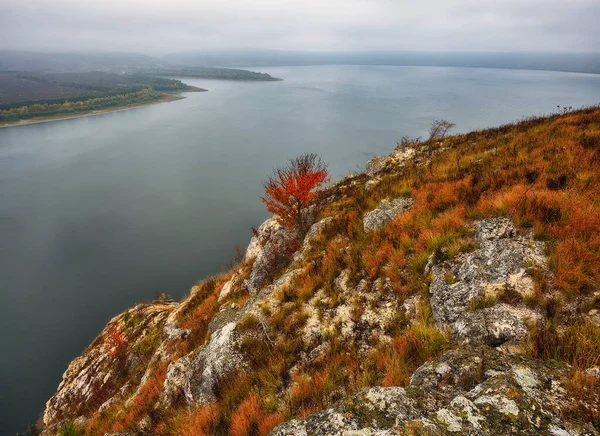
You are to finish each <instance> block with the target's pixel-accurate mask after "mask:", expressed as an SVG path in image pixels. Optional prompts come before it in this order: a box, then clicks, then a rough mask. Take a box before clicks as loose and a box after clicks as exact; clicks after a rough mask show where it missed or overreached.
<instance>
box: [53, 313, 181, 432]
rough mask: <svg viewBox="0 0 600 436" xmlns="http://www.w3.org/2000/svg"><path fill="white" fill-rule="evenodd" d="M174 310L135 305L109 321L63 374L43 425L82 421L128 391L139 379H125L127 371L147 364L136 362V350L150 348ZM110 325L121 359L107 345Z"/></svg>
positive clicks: (137, 358) (138, 354) (137, 360)
mask: <svg viewBox="0 0 600 436" xmlns="http://www.w3.org/2000/svg"><path fill="white" fill-rule="evenodd" d="M176 307H177V304H169V303H161V302H156V303H152V304H139V305H137V306H135V307H134V308H132V309H130V310H128V311H127V312H124V313H123V314H121V315H119V316H117V317H115V318H113V319H112V320H110V321H109V322H108V323H107V325H106V327H105V328H104V330H103V331H102V333H100V335H99V336H98V337H97V338H96V339H95V340H94V342H93V343H92V344H91V345H90V346H89V347H88V348H87V349H86V350H85V352H84V353H83V354H82V355H81V356H80V357H77V358H76V359H75V360H73V361H72V362H71V364H70V365H69V367H68V368H67V370H66V371H65V373H64V374H63V380H62V382H61V383H60V385H59V386H58V389H57V391H56V393H55V394H54V396H53V397H52V398H50V400H48V402H47V403H46V409H45V411H44V417H43V420H44V424H45V425H46V426H51V425H52V424H55V423H57V422H60V421H62V420H65V419H74V418H76V417H79V416H81V417H82V418H85V416H84V415H85V414H86V413H90V411H91V412H93V411H94V410H97V409H98V408H100V407H101V405H102V404H105V403H107V402H110V400H111V399H112V398H113V397H114V396H116V395H124V394H125V393H126V392H132V391H133V390H134V389H135V388H136V387H137V385H138V383H139V380H132V379H131V378H130V377H127V371H128V370H130V369H131V368H132V367H134V366H136V365H142V366H144V367H145V365H146V364H147V362H143V361H140V355H141V353H140V352H137V350H138V348H140V347H142V346H143V347H144V348H143V349H145V347H146V346H149V345H151V344H152V343H153V342H154V341H155V336H156V339H158V340H160V335H161V332H162V328H163V325H164V323H165V321H166V319H167V317H168V315H169V314H170V313H171V312H172V311H173V310H174V309H175V308H176ZM113 326H117V327H118V328H119V330H120V331H121V332H122V334H123V337H124V338H125V341H126V344H127V351H126V353H125V354H124V355H122V356H113V355H112V354H111V352H110V348H111V347H109V346H108V345H107V344H108V342H107V337H108V336H109V331H110V329H111V328H112V327H113ZM156 342H158V341H156ZM140 349H141V348H140ZM150 351H151V352H152V350H150ZM149 354H150V355H151V353H149ZM150 355H148V356H147V358H148V359H149V358H150Z"/></svg>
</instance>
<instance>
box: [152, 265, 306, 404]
mask: <svg viewBox="0 0 600 436" xmlns="http://www.w3.org/2000/svg"><path fill="white" fill-rule="evenodd" d="M294 273H295V272H294V271H290V272H288V273H286V274H284V275H283V276H282V277H281V278H280V279H278V280H277V281H276V282H275V283H273V284H272V285H270V286H267V287H265V288H263V289H262V290H261V291H260V292H259V293H258V294H257V295H256V296H254V297H253V298H251V299H249V300H248V301H247V302H246V304H245V305H244V307H242V308H239V307H236V306H235V305H233V306H224V307H222V310H221V311H220V312H219V313H218V314H217V315H215V317H214V318H213V320H212V321H211V323H210V324H209V327H208V331H209V333H210V340H209V341H208V342H207V343H206V345H203V346H201V347H200V348H198V349H196V350H194V351H192V352H191V353H189V354H187V355H185V356H183V357H181V358H180V359H178V360H176V361H174V362H172V363H171V364H170V365H169V367H168V369H167V378H166V380H165V382H164V385H163V390H162V391H161V394H160V398H159V405H160V407H162V408H167V407H169V406H171V405H173V404H174V403H177V402H178V401H181V400H183V401H184V402H185V403H186V404H188V405H204V404H208V403H211V402H213V401H215V400H216V398H217V397H216V392H217V389H218V386H219V383H220V382H221V381H223V380H225V379H226V378H227V377H228V376H230V375H231V374H232V373H233V372H234V371H241V370H243V369H244V368H245V365H246V363H247V362H246V361H245V359H244V357H243V353H242V351H241V349H240V345H241V344H242V342H243V340H244V337H245V336H246V335H256V334H257V333H256V332H251V333H250V332H244V331H240V328H239V323H240V321H241V320H242V319H243V318H244V317H245V316H246V315H249V314H253V315H255V316H257V317H260V316H263V315H262V313H261V310H260V304H261V303H263V302H265V301H266V300H268V299H270V298H271V296H272V294H274V293H277V292H278V291H279V290H280V289H281V288H282V287H284V286H288V285H289V282H290V280H291V279H292V277H293V276H294Z"/></svg>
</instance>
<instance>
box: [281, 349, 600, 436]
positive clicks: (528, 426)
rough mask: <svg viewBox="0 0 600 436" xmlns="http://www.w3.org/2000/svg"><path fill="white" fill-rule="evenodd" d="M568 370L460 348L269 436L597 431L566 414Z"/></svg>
mask: <svg viewBox="0 0 600 436" xmlns="http://www.w3.org/2000/svg"><path fill="white" fill-rule="evenodd" d="M568 372H569V368H568V367H566V366H564V365H561V364H558V363H552V362H542V361H537V360H531V359H525V358H523V357H522V356H520V355H517V354H512V355H504V354H501V353H499V352H498V351H496V350H495V349H493V348H490V347H487V346H480V347H475V348H473V347H465V348H461V349H459V350H453V351H449V352H447V353H445V354H444V355H442V356H441V357H439V358H437V359H435V360H433V361H431V362H428V363H426V364H425V365H423V366H422V367H420V368H419V369H418V370H417V371H416V372H415V373H414V375H413V376H412V378H411V381H410V384H409V385H408V386H407V387H406V389H403V388H401V387H389V388H383V387H376V388H371V389H365V390H362V391H360V392H358V393H356V394H354V395H351V396H349V397H347V398H345V399H343V400H341V401H339V402H338V403H336V404H335V405H333V406H332V407H331V408H329V409H327V410H325V411H322V412H319V413H317V414H314V415H311V416H309V417H307V418H305V419H301V420H293V421H290V422H287V423H284V424H282V425H280V426H279V427H277V428H275V429H274V430H273V431H272V432H271V433H270V435H271V436H291V435H293V436H319V435H323V436H324V435H331V436H335V435H340V436H342V435H380V436H383V435H403V434H414V435H451V434H469V435H509V434H519V435H538V434H547V435H557V436H558V435H597V434H599V432H598V431H597V430H595V429H594V428H593V427H592V426H591V425H590V424H581V423H578V422H572V421H570V420H569V419H568V418H564V416H565V413H564V412H566V411H568V410H574V409H576V408H577V407H580V404H579V402H578V400H575V399H573V398H570V397H569V395H568V394H567V391H566V390H565V387H564V382H565V379H566V377H567V375H568Z"/></svg>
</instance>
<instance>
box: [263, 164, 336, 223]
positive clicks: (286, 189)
mask: <svg viewBox="0 0 600 436" xmlns="http://www.w3.org/2000/svg"><path fill="white" fill-rule="evenodd" d="M329 180H330V178H329V172H328V171H327V165H326V164H325V163H323V161H322V160H321V158H320V157H319V156H318V155H317V154H315V153H307V154H303V155H302V156H300V157H297V158H295V159H292V160H291V161H290V163H289V164H288V165H286V166H285V167H282V168H277V169H275V171H274V172H273V175H272V176H271V177H269V179H267V180H266V181H265V183H264V187H265V196H264V197H262V201H263V202H264V203H265V204H266V205H267V210H268V211H269V212H271V213H273V214H275V215H277V216H278V217H279V218H278V220H279V223H280V224H282V225H284V226H286V227H287V228H289V229H290V230H294V229H296V230H301V231H302V230H305V229H306V225H307V216H306V208H307V206H308V205H309V203H310V202H311V201H312V200H313V199H314V198H315V197H316V195H317V194H316V192H314V191H315V189H317V188H319V187H320V186H322V185H323V184H324V183H327V182H329Z"/></svg>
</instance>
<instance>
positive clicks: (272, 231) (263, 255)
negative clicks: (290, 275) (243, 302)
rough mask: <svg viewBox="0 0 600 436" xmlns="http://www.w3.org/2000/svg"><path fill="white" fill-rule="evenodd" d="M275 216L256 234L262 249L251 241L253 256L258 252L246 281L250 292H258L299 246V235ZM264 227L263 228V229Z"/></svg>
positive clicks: (245, 284)
mask: <svg viewBox="0 0 600 436" xmlns="http://www.w3.org/2000/svg"><path fill="white" fill-rule="evenodd" d="M272 220H273V218H271V219H269V220H267V221H266V222H265V223H263V225H261V226H260V228H259V231H258V235H257V236H255V238H257V240H258V244H259V245H260V246H261V247H262V248H261V249H260V250H259V249H257V248H254V246H253V243H252V242H251V243H250V249H251V250H252V256H254V254H255V253H256V256H255V260H254V263H253V265H252V271H251V272H250V277H248V279H247V280H245V281H244V286H245V287H246V289H247V290H248V292H250V294H256V293H257V292H258V291H259V290H260V289H261V288H262V287H263V286H264V285H265V284H266V283H267V282H268V281H269V279H272V278H273V277H274V276H275V275H276V274H277V272H278V271H280V270H281V269H282V268H283V267H284V266H285V265H286V264H287V263H288V262H289V260H290V258H291V257H292V256H293V254H294V252H295V251H296V249H297V248H298V247H297V243H298V242H297V240H298V235H297V234H296V232H293V231H290V230H288V229H287V228H285V227H283V226H282V225H280V224H279V223H277V221H275V223H273V222H272ZM261 229H262V230H261Z"/></svg>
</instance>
